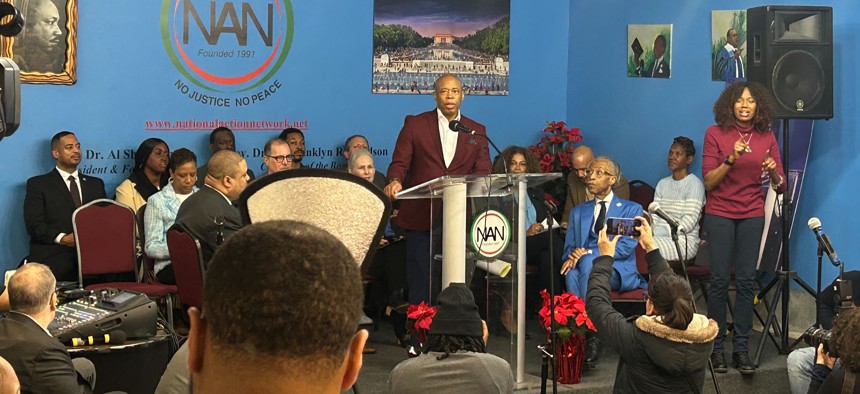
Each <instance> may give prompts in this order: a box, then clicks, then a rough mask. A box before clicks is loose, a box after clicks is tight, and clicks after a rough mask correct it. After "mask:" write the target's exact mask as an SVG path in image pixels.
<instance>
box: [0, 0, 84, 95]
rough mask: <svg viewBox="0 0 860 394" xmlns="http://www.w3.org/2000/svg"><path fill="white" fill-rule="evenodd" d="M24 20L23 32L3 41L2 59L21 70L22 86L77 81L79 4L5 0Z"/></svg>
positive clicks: (0, 43) (63, 0) (55, 0)
mask: <svg viewBox="0 0 860 394" xmlns="http://www.w3.org/2000/svg"><path fill="white" fill-rule="evenodd" d="M3 1H4V2H7V3H8V2H11V3H12V4H13V5H14V6H15V8H17V9H18V10H19V11H20V12H21V14H22V16H23V17H24V29H23V30H21V32H20V33H18V35H17V36H15V37H3V38H2V40H0V46H2V51H0V55H2V56H3V57H9V58H12V60H14V61H15V63H17V64H18V67H19V68H20V69H21V82H24V83H47V84H58V85H71V84H74V83H75V82H76V81H77V79H78V78H77V72H76V67H77V42H78V33H77V30H78V28H77V26H78V0H11V1H9V0H3Z"/></svg>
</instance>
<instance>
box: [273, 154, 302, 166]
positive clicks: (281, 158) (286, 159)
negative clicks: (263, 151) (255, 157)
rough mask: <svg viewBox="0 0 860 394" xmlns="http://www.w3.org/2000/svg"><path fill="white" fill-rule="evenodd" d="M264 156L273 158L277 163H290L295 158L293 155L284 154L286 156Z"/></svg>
mask: <svg viewBox="0 0 860 394" xmlns="http://www.w3.org/2000/svg"><path fill="white" fill-rule="evenodd" d="M266 157H269V158H272V159H274V160H275V161H276V162H277V163H279V164H284V162H288V163H292V161H293V160H295V159H296V156H295V155H286V156H272V155H266Z"/></svg>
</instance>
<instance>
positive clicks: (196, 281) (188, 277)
mask: <svg viewBox="0 0 860 394" xmlns="http://www.w3.org/2000/svg"><path fill="white" fill-rule="evenodd" d="M167 249H168V250H169V251H170V264H171V265H173V273H174V274H175V275H176V288H177V290H178V291H179V301H180V302H181V303H183V304H185V305H191V306H194V307H197V308H198V309H202V308H203V277H204V273H205V271H204V268H203V255H202V254H201V253H200V242H199V241H198V240H197V238H195V237H194V235H192V234H191V233H190V232H189V231H188V229H187V228H185V226H183V225H182V224H181V223H175V224H174V225H173V226H170V229H168V230H167Z"/></svg>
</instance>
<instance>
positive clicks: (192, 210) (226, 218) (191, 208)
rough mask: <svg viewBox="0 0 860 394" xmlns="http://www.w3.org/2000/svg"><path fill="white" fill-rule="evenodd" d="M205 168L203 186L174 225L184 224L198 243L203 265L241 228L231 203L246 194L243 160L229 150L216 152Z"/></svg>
mask: <svg viewBox="0 0 860 394" xmlns="http://www.w3.org/2000/svg"><path fill="white" fill-rule="evenodd" d="M206 168H207V169H208V173H207V174H206V180H205V184H204V185H203V187H201V188H200V191H198V192H197V193H194V194H192V195H191V196H190V197H188V198H187V199H185V201H184V202H183V203H182V205H180V206H179V211H177V212H176V223H182V224H184V225H185V227H186V228H188V231H189V232H190V233H191V234H193V235H194V236H195V237H196V238H197V240H199V241H200V252H201V254H202V255H203V263H204V264H206V265H208V263H209V260H210V259H211V258H212V255H214V254H215V250H216V249H218V246H220V245H221V243H223V242H224V240H225V239H227V238H228V237H229V236H230V235H232V234H233V233H234V232H236V231H238V230H239V229H240V228H242V218H241V216H240V215H239V210H238V209H236V207H235V206H233V201H236V200H237V199H238V198H239V195H240V194H242V190H245V186H247V185H248V180H249V179H248V164H247V163H246V162H245V159H244V158H242V155H240V154H238V153H236V152H233V151H230V150H221V151H218V152H215V154H214V155H212V158H211V159H209V163H207V164H206Z"/></svg>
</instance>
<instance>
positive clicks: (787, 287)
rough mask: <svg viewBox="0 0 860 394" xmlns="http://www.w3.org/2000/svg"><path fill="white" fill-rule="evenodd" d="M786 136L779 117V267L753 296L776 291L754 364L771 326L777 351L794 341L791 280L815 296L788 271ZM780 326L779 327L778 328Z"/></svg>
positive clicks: (785, 125) (784, 123)
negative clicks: (779, 313) (781, 185)
mask: <svg viewBox="0 0 860 394" xmlns="http://www.w3.org/2000/svg"><path fill="white" fill-rule="evenodd" d="M788 136H789V119H782V170H783V172H784V173H785V179H783V182H785V184H786V191H785V192H784V193H783V194H782V216H780V219H782V220H781V221H782V229H781V231H782V247H781V250H780V254H779V257H780V262H779V264H778V266H779V270H777V272H776V277H775V278H773V279H772V280H771V281H770V283H768V284H767V286H765V287H764V288H763V289H762V290H761V291H760V292H759V294H758V295H756V297H755V299H756V303H758V302H757V301H758V300H761V299H763V298H764V297H765V295H766V293H767V292H768V291H770V289H772V288H775V289H776V291H775V292H774V294H773V299H772V301H771V303H770V305H768V308H767V318H766V319H765V321H764V324H763V327H762V330H761V338H760V339H759V342H758V349H757V350H756V353H755V360H754V363H755V365H756V366H758V365H759V361H760V360H761V353H762V350H764V342H765V336H767V335H769V334H770V328H771V326H773V329H774V335H775V336H776V337H779V342H776V339H774V338H773V337H772V338H771V339H773V340H774V344H775V345H776V348H777V350H778V351H779V353H780V354H788V353H789V352H790V351H791V349H792V348H793V347H794V346H795V345H796V344H797V342H794V343H792V344H789V343H788V339H789V338H788V328H789V323H790V321H791V320H790V319H789V313H788V312H789V303H790V302H791V281H792V280H793V281H795V282H796V283H797V284H798V285H800V287H802V288H803V289H804V290H806V291H807V292H809V294H811V295H812V296H813V297H814V296H816V293H815V290H813V289H812V287H810V286H809V285H808V284H806V282H804V281H803V279H801V278H800V277H799V276H797V273H796V272H794V271H792V270H791V263H790V259H789V249H790V248H789V244H788V238H789V237H788V235H789V230H790V226H791V212H792V211H791V209H792V201H791V193H790V190H789V188H788V187H789V180H788V163H789V161H788V156H789V145H788ZM778 306H781V307H782V321H781V323H780V324H777V322H776V310H777V307H778ZM780 327H782V329H780Z"/></svg>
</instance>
